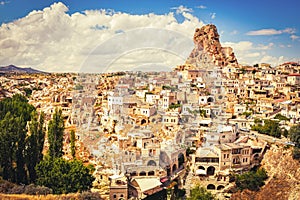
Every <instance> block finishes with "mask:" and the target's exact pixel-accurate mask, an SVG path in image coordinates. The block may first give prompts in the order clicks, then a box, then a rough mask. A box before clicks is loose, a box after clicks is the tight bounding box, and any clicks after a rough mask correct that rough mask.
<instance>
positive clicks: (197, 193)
mask: <svg viewBox="0 0 300 200" xmlns="http://www.w3.org/2000/svg"><path fill="white" fill-rule="evenodd" d="M187 199H188V200H214V199H216V198H215V196H214V195H213V194H212V193H211V192H209V191H207V190H206V189H205V188H203V187H200V186H199V185H197V186H195V187H194V188H192V189H191V195H190V197H189V198H187Z"/></svg>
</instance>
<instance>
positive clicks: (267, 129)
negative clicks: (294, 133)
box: [252, 120, 281, 138]
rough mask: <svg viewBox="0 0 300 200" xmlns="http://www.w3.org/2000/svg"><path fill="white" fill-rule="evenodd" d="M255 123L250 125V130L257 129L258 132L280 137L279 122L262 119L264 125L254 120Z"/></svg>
mask: <svg viewBox="0 0 300 200" xmlns="http://www.w3.org/2000/svg"><path fill="white" fill-rule="evenodd" d="M254 122H255V123H256V124H255V126H253V127H252V130H254V131H258V132H259V133H262V134H266V135H270V136H273V137H277V138H280V136H281V129H280V127H279V123H278V122H277V121H274V120H264V125H262V124H261V122H260V121H258V120H256V121H254Z"/></svg>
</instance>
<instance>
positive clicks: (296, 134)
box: [289, 124, 300, 160]
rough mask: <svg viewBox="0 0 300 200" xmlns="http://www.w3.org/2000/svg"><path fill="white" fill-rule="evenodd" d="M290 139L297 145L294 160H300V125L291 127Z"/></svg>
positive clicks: (294, 150)
mask: <svg viewBox="0 0 300 200" xmlns="http://www.w3.org/2000/svg"><path fill="white" fill-rule="evenodd" d="M289 138H290V140H291V142H293V143H295V147H294V149H293V158H294V159H297V160H300V124H298V125H296V126H293V127H291V129H290V131H289Z"/></svg>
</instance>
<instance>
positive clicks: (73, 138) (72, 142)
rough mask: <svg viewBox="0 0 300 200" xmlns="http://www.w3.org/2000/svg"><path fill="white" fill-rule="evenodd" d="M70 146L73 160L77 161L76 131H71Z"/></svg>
mask: <svg viewBox="0 0 300 200" xmlns="http://www.w3.org/2000/svg"><path fill="white" fill-rule="evenodd" d="M70 146H71V155H72V158H73V159H75V158H76V157H75V154H76V151H75V131H74V130H71V132H70Z"/></svg>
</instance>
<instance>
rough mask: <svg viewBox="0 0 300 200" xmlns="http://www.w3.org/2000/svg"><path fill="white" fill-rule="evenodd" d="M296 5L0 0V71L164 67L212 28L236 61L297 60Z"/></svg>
mask: <svg viewBox="0 0 300 200" xmlns="http://www.w3.org/2000/svg"><path fill="white" fill-rule="evenodd" d="M299 8H300V1H298V0H284V1H283V0H279V1H274V0H252V1H241V0H226V1H225V0H162V1H153V0H139V1H136V0H128V1H125V0H118V1H117V0H85V1H82V0H65V1H64V0H61V1H50V0H43V1H41V0H0V23H1V27H0V66H6V65H9V64H14V65H16V66H20V67H33V68H36V69H40V70H44V71H49V72H80V71H85V72H86V71H87V72H103V71H121V70H140V69H141V70H165V69H167V70H168V69H171V68H173V67H175V66H176V65H180V64H183V63H184V62H185V59H186V58H187V57H188V55H189V53H190V52H191V50H192V49H193V45H194V44H193V34H194V31H195V29H196V28H198V27H201V26H203V25H205V24H209V23H212V24H215V25H216V26H217V29H218V32H219V34H220V41H221V43H222V45H223V46H231V47H232V48H233V50H234V52H235V55H236V57H237V59H238V62H239V63H240V64H245V65H254V64H256V63H270V64H271V65H272V66H276V65H279V64H281V63H284V62H287V61H295V62H299V61H300V12H299Z"/></svg>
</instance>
